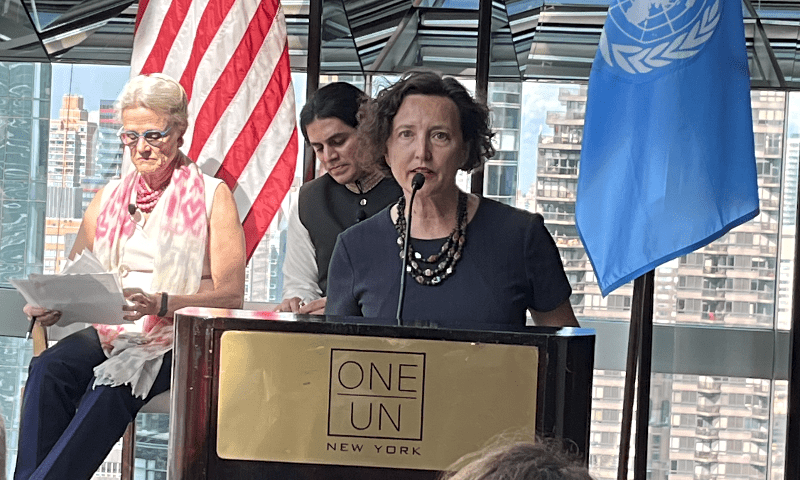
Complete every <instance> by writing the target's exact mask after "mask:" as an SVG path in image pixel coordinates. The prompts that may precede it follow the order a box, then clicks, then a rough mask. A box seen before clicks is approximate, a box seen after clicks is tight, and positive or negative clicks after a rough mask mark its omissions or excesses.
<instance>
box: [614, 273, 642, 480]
mask: <svg viewBox="0 0 800 480" xmlns="http://www.w3.org/2000/svg"><path fill="white" fill-rule="evenodd" d="M639 278H641V277H639ZM639 278H637V279H636V280H634V283H633V308H632V309H631V321H630V327H629V328H628V359H627V361H626V363H625V392H624V394H623V398H622V430H621V432H620V436H619V463H618V465H617V480H627V478H628V457H629V452H630V445H631V443H630V438H631V424H632V423H633V397H634V394H635V389H636V365H637V364H638V355H639V329H640V326H641V324H640V322H641V318H640V317H639V315H635V312H636V311H637V310H638V308H637V307H638V306H639V305H640V304H641V301H642V299H641V298H640V297H641V294H640V292H641V290H642V289H641V287H639V288H637V287H638V286H639Z"/></svg>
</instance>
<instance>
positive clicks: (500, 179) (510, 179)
mask: <svg viewBox="0 0 800 480" xmlns="http://www.w3.org/2000/svg"><path fill="white" fill-rule="evenodd" d="M521 97H522V84H521V83H520V82H489V88H488V92H487V98H488V103H489V104H490V105H491V115H492V131H493V132H494V139H493V140H494V147H495V154H494V156H493V157H492V158H491V159H490V160H488V161H487V162H486V165H485V166H484V182H483V195H484V196H485V197H486V198H491V199H493V200H497V201H498V202H502V203H505V204H508V205H512V206H513V205H516V197H517V172H518V171H519V139H520V124H521V123H522V122H521V112H520V104H521V101H522V100H521Z"/></svg>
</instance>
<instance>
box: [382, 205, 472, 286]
mask: <svg viewBox="0 0 800 480" xmlns="http://www.w3.org/2000/svg"><path fill="white" fill-rule="evenodd" d="M405 210H406V197H405V196H402V197H400V200H399V201H398V202H397V220H396V221H395V223H394V228H395V229H396V230H397V234H398V237H397V245H399V246H400V258H402V257H403V243H404V242H405V238H406V219H405V215H404V214H405ZM466 230H467V194H466V193H464V192H461V191H459V192H458V208H457V210H456V227H455V228H454V229H453V232H452V233H450V235H449V236H448V237H447V239H446V240H445V241H444V243H443V244H442V248H441V249H439V252H438V253H435V254H433V255H430V256H428V257H427V258H423V257H422V254H421V253H419V252H416V251H414V247H413V246H411V245H409V246H408V266H407V267H406V271H407V272H408V273H410V274H411V276H412V277H414V280H416V281H417V283H419V284H420V285H426V286H428V285H438V284H440V283H442V282H443V281H444V280H445V279H446V278H447V277H449V276H450V275H452V274H453V272H454V271H455V267H456V263H457V262H458V260H459V259H460V258H461V252H462V250H463V249H464V243H465V242H466Z"/></svg>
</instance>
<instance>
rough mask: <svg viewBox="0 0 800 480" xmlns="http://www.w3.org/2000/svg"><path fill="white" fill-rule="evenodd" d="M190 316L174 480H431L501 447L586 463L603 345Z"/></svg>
mask: <svg viewBox="0 0 800 480" xmlns="http://www.w3.org/2000/svg"><path fill="white" fill-rule="evenodd" d="M393 322H394V321H393V320H385V321H383V320H375V319H364V318H354V317H325V316H310V315H292V314H286V313H272V312H254V311H241V310H219V309H199V308H187V309H183V310H181V311H180V312H179V313H178V314H177V315H176V316H175V325H176V328H175V332H176V333H175V350H174V355H173V372H172V379H173V380H172V407H171V418H170V441H169V456H170V466H169V472H170V475H169V478H171V479H186V480H189V479H191V480H196V479H204V478H208V479H218V478H237V479H250V478H252V479H265V478H266V479H269V478H275V479H285V478H291V479H293V480H304V479H348V480H359V479H368V478H392V479H409V480H423V479H425V480H433V479H435V478H436V477H437V476H438V474H439V472H440V471H441V470H444V469H446V468H447V466H448V465H450V464H451V463H452V462H453V461H455V460H457V459H458V458H460V457H461V456H462V455H464V454H466V453H470V452H472V451H475V450H478V449H479V448H481V447H483V446H484V445H485V444H486V443H487V442H488V441H490V440H491V439H492V438H493V437H495V436H496V435H497V434H500V433H509V432H510V433H514V432H520V433H527V434H530V433H532V432H533V431H534V430H535V431H536V432H537V434H539V435H542V436H555V437H563V438H565V439H569V440H571V441H572V442H574V444H575V445H576V446H577V448H578V450H579V451H580V452H581V453H582V454H583V456H584V459H585V460H587V461H588V449H589V423H590V419H589V415H590V407H591V382H592V367H593V361H594V332H593V331H591V330H586V329H573V328H565V329H558V328H538V327H528V328H520V329H519V330H518V331H508V330H507V329H508V327H507V326H505V327H503V328H505V329H506V331H503V332H486V331H472V330H460V329H457V328H435V326H430V325H427V326H425V325H417V326H403V327H398V326H395V325H393Z"/></svg>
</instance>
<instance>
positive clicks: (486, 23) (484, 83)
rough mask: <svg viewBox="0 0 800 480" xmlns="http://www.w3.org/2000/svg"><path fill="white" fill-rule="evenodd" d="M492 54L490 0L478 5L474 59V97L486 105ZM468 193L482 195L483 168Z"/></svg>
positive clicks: (482, 1) (472, 182)
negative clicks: (476, 47)
mask: <svg viewBox="0 0 800 480" xmlns="http://www.w3.org/2000/svg"><path fill="white" fill-rule="evenodd" d="M491 53H492V0H480V2H479V3H478V50H477V52H476V59H475V97H476V99H477V100H478V101H479V102H482V103H486V99H487V98H488V95H489V67H490V63H489V59H490V58H491ZM470 191H471V192H472V193H476V194H478V195H483V167H479V168H476V169H475V170H473V171H472V174H471V175H470Z"/></svg>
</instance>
